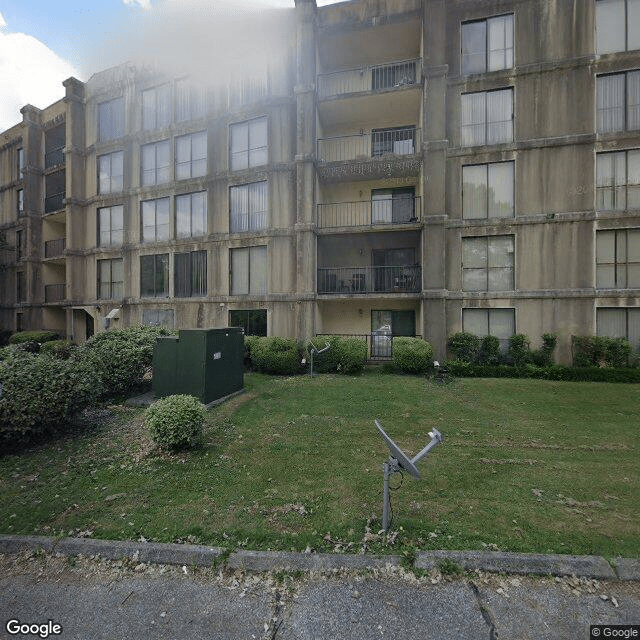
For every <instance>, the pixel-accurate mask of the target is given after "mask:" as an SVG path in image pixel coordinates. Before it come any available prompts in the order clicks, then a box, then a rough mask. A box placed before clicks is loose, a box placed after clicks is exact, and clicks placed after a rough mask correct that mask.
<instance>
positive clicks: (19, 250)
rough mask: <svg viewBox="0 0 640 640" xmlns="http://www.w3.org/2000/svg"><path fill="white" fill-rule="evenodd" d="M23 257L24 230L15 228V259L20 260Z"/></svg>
mask: <svg viewBox="0 0 640 640" xmlns="http://www.w3.org/2000/svg"><path fill="white" fill-rule="evenodd" d="M23 257H24V231H23V230H22V229H17V230H16V260H18V261H19V260H22V258H23Z"/></svg>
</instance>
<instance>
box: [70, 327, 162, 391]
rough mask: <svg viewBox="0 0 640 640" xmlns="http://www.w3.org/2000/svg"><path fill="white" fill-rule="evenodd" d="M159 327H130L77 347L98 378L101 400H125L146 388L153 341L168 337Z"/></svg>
mask: <svg viewBox="0 0 640 640" xmlns="http://www.w3.org/2000/svg"><path fill="white" fill-rule="evenodd" d="M170 333H171V332H170V331H168V330H167V329H164V328H163V327H142V326H141V327H131V328H129V329H114V330H112V331H105V332H103V333H98V334H96V335H94V336H93V337H92V338H90V339H89V340H87V342H85V343H84V344H82V345H80V347H78V355H79V357H81V358H82V359H83V360H86V361H87V362H88V363H89V364H90V365H91V366H92V367H94V368H95V371H96V372H97V374H98V377H99V379H100V382H101V386H102V389H103V394H104V396H105V397H111V398H113V397H121V396H128V395H131V394H132V393H134V392H137V391H141V390H144V389H145V388H148V386H149V384H148V382H146V381H145V380H144V377H145V373H147V371H148V370H149V368H150V367H151V360H152V358H153V349H154V346H155V343H156V338H157V337H159V336H166V335H170Z"/></svg>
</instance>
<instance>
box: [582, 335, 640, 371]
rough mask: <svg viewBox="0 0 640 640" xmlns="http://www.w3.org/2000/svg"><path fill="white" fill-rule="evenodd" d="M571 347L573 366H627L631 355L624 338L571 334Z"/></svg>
mask: <svg viewBox="0 0 640 640" xmlns="http://www.w3.org/2000/svg"><path fill="white" fill-rule="evenodd" d="M571 349H572V352H573V366H574V367H592V366H596V367H597V366H601V365H605V366H608V367H627V366H628V365H629V358H630V356H631V345H630V344H629V341H628V340H625V339H624V338H606V337H604V336H572V337H571Z"/></svg>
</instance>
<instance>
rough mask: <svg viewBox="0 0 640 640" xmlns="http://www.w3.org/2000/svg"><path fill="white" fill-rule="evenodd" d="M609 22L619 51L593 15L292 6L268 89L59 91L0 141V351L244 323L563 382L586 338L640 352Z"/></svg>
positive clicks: (100, 81)
mask: <svg viewBox="0 0 640 640" xmlns="http://www.w3.org/2000/svg"><path fill="white" fill-rule="evenodd" d="M607 4H608V5H610V4H611V3H607ZM614 4H615V3H614ZM618 4H619V5H620V6H619V7H618V9H620V8H621V9H622V13H620V12H618V13H617V14H616V15H622V20H623V22H622V23H615V24H614V26H616V25H618V26H619V27H620V25H621V27H620V28H621V29H622V31H623V33H621V34H620V38H619V39H618V40H619V42H620V44H619V46H617V49H621V50H615V51H611V50H610V49H611V48H612V47H611V46H609V45H606V46H605V45H603V44H602V42H603V39H602V38H603V36H602V33H603V30H604V29H605V27H606V29H611V28H612V27H611V25H612V22H611V20H610V15H608V14H606V11H607V10H608V9H606V8H605V9H603V7H604V3H602V2H599V1H598V0H586V1H585V0H566V1H563V2H561V3H560V2H555V1H554V0H473V1H472V0H446V1H445V0H387V1H382V0H380V1H376V2H371V1H365V0H352V1H350V2H344V3H341V4H338V5H333V6H327V7H322V8H318V7H316V5H315V2H314V1H313V0H296V8H295V10H292V11H291V15H290V16H289V18H290V19H291V21H292V22H291V28H290V29H288V30H287V33H288V34H289V35H290V39H289V40H288V41H283V42H282V44H281V47H282V49H281V51H280V53H279V55H278V56H276V57H275V58H274V59H272V60H271V61H270V63H269V64H268V65H267V67H268V69H267V71H266V72H265V73H264V75H262V77H260V78H257V79H256V78H255V77H250V76H247V77H246V78H242V79H238V81H237V82H232V83H231V85H232V86H226V85H225V86H223V84H222V83H216V84H215V86H209V85H208V86H205V87H202V86H200V85H198V84H197V83H196V84H195V85H194V86H193V87H191V88H189V89H187V88H186V87H187V84H185V80H184V78H180V77H172V76H163V75H162V74H161V73H160V72H159V71H158V70H157V69H155V70H150V69H146V68H141V67H135V66H132V65H124V66H122V67H117V68H113V69H109V70H106V71H104V72H101V73H98V74H96V75H95V76H93V77H92V78H91V79H90V80H89V81H88V82H87V83H84V84H83V83H81V82H79V81H77V80H75V79H73V78H71V79H69V80H67V81H66V82H65V83H64V85H65V91H66V93H65V97H64V98H63V99H62V100H61V101H60V102H58V103H55V104H53V105H51V106H50V107H48V108H47V109H44V110H42V111H41V110H38V109H36V108H34V107H31V106H26V107H24V108H23V109H22V115H23V121H22V122H21V123H20V124H17V125H16V126H15V127H13V128H11V129H9V130H8V131H6V132H4V133H2V134H0V231H1V232H2V233H3V236H4V238H5V239H6V244H7V245H8V247H7V248H5V249H4V250H0V251H3V253H2V256H4V257H1V259H0V262H3V267H4V268H3V269H2V271H0V283H1V285H2V296H1V300H0V325H1V326H2V327H3V328H8V329H12V330H16V329H20V328H22V329H28V328H50V329H55V330H57V331H59V332H60V333H61V334H65V335H67V336H69V337H70V338H72V339H73V340H75V341H82V340H84V339H86V337H87V336H88V335H90V334H91V333H92V332H97V331H101V330H104V328H105V326H106V325H107V324H108V326H110V327H115V326H129V325H132V324H137V323H140V322H146V323H153V322H161V323H164V324H168V325H169V326H171V327H173V328H190V327H220V326H226V325H227V324H230V323H232V322H240V321H243V320H242V319H243V318H244V316H243V315H242V314H238V313H237V312H238V311H243V310H246V311H257V312H258V317H259V322H258V324H259V326H260V329H259V330H260V331H261V332H264V331H265V330H266V332H267V333H268V334H269V335H280V336H292V337H296V338H298V339H307V338H309V337H311V336H313V335H315V334H320V333H335V334H350V335H362V336H367V340H368V342H369V346H370V349H371V356H372V357H382V358H384V357H387V356H388V355H389V354H388V351H386V350H385V345H386V344H387V343H388V341H389V337H388V336H389V335H390V334H393V335H406V334H412V335H418V336H422V337H423V338H425V339H427V340H429V342H431V343H432V344H433V346H434V348H435V351H436V356H437V357H439V358H443V357H445V353H446V340H447V337H448V336H449V335H451V334H452V333H454V332H456V331H460V330H462V329H465V330H471V331H474V332H476V333H479V334H482V333H486V332H490V333H493V334H494V335H498V337H500V338H501V339H503V340H505V339H506V338H507V337H508V335H509V334H510V333H513V332H517V333H525V334H527V335H528V336H530V338H531V341H532V345H533V346H537V345H538V344H539V342H540V336H541V335H542V334H543V333H545V332H553V333H557V334H558V336H559V340H558V349H557V351H556V357H557V359H558V360H559V361H560V362H569V361H570V359H571V336H572V335H595V334H596V333H599V334H603V335H615V336H620V335H623V336H625V337H628V338H629V339H630V340H631V341H632V343H633V344H634V346H636V347H638V346H639V344H640V196H639V195H638V193H640V151H638V150H639V149H640V73H638V70H640V50H639V49H634V47H635V46H640V45H638V44H637V38H636V35H637V34H636V33H635V30H636V29H637V28H636V27H635V26H634V25H633V24H632V22H633V15H632V13H631V11H632V9H631V8H630V7H629V6H627V3H626V2H625V1H624V0H618ZM598 5H599V6H598ZM605 35H606V34H605ZM483 38H484V40H483ZM613 39H614V40H615V38H613ZM478 43H480V45H478ZM483 43H484V44H483ZM613 48H614V49H616V45H614V46H613ZM598 49H601V51H598ZM605 51H606V52H605ZM636 78H638V79H636ZM610 82H612V83H614V84H615V83H617V84H616V87H618V88H619V87H623V93H622V94H621V95H624V96H625V98H624V100H625V102H624V104H622V105H616V104H612V103H611V100H614V101H615V97H616V95H618V94H616V93H615V92H616V90H617V89H610V88H608V87H609V84H607V83H610ZM636 84H637V85H638V86H637V88H636ZM605 85H606V86H605ZM607 92H609V93H607ZM636 93H637V94H638V95H636ZM203 95H204V97H203ZM599 96H600V99H599ZM611 96H613V98H612V97H611ZM200 105H202V106H200ZM617 107H619V108H618V111H616V113H615V114H614V115H613V116H610V115H609V114H610V113H612V112H611V109H614V110H615V109H616V108H617ZM607 109H608V111H607ZM119 110H121V112H120V111H119ZM611 117H620V118H622V120H621V123H622V124H613V125H611V124H607V123H608V122H609V120H607V118H611ZM603 122H604V123H605V124H602V123H603ZM616 122H618V121H616ZM202 132H204V133H202ZM61 136H62V145H60V139H61ZM203 140H204V142H203ZM203 145H204V147H203ZM203 148H204V149H205V151H203ZM19 150H21V151H19ZM19 162H20V163H21V164H22V166H21V167H19ZM609 165H611V166H614V167H615V169H612V170H611V171H609V173H612V172H613V174H615V175H613V177H612V176H611V175H609V174H608V173H607V171H608V170H607V167H608V166H609ZM120 166H121V167H122V169H120ZM101 175H102V181H101V180H100V176H101ZM598 176H599V177H598ZM61 184H62V185H64V189H62V192H61V189H60V185H61ZM20 192H21V193H20ZM192 194H196V195H195V196H193V197H192ZM187 196H189V197H187ZM623 196H624V201H623ZM612 198H613V200H612ZM19 199H20V202H23V205H22V208H21V210H20V211H19V210H18V200H19ZM614 201H615V204H612V202H614ZM202 202H205V203H206V217H205V222H204V223H201V222H197V221H196V218H197V217H198V216H201V215H202V207H203V205H202ZM189 206H191V210H190V211H189ZM185 207H187V209H186V211H187V213H185ZM196 209H197V212H196ZM247 211H248V213H247ZM120 216H121V218H122V224H120V222H119V220H120ZM185 216H186V218H185ZM185 219H187V224H189V221H190V224H191V230H187V231H186V232H185V230H184V224H185ZM149 220H152V221H153V223H150V222H149ZM100 221H102V228H101V226H100ZM105 221H107V223H106V224H107V225H110V227H109V228H107V229H105V228H104V226H105ZM203 224H204V228H203ZM105 232H106V233H105ZM607 232H608V233H607ZM18 243H21V248H20V251H19V252H18V251H15V250H12V249H16V246H17V244H18ZM610 247H613V248H612V249H610ZM265 251H266V253H265ZM203 252H204V253H203ZM150 256H158V257H157V258H151V257H150ZM185 256H186V257H185ZM203 256H206V259H205V258H203ZM119 261H121V262H119ZM185 265H186V266H185ZM119 274H122V275H121V276H120V275H119ZM483 283H484V284H483ZM265 320H266V329H265V324H264V321H265ZM247 328H248V329H249V330H251V327H247Z"/></svg>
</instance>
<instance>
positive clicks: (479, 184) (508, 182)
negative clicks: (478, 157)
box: [462, 162, 514, 219]
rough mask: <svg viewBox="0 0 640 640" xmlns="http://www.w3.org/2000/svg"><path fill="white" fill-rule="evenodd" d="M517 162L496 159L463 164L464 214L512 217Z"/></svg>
mask: <svg viewBox="0 0 640 640" xmlns="http://www.w3.org/2000/svg"><path fill="white" fill-rule="evenodd" d="M513 174H514V163H513V162H494V163H491V164H476V165H467V166H464V167H462V217H463V218H466V219H475V218H512V217H513V215H514V177H513Z"/></svg>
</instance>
